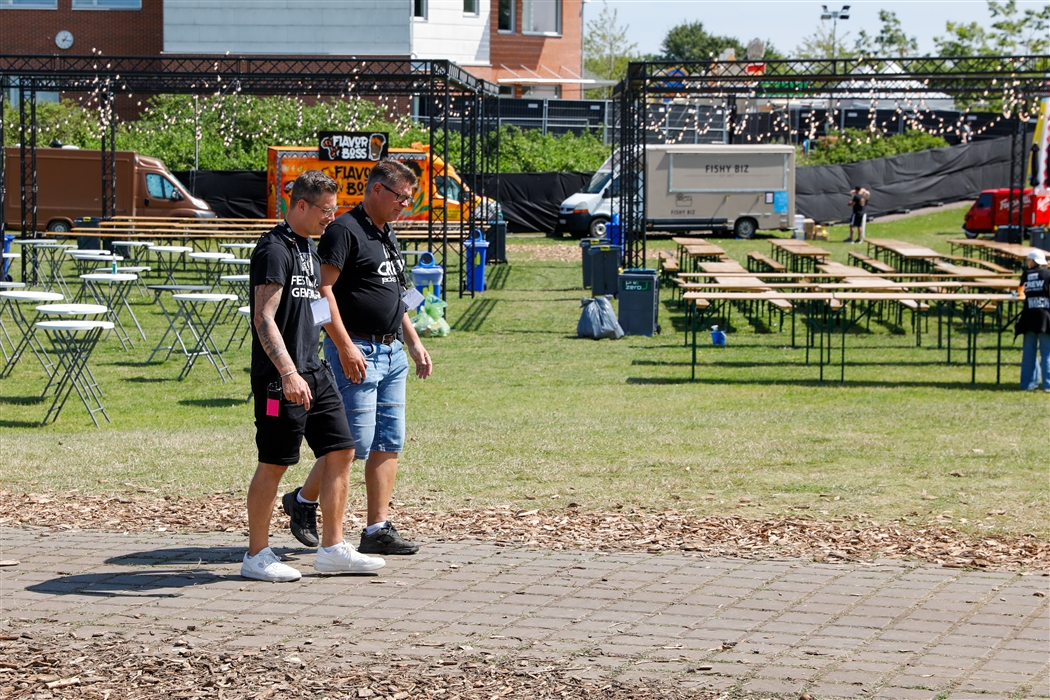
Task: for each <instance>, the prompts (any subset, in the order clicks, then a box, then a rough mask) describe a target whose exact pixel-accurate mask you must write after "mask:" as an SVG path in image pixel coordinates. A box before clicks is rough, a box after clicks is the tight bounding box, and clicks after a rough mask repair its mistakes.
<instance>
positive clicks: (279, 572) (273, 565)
mask: <svg viewBox="0 0 1050 700" xmlns="http://www.w3.org/2000/svg"><path fill="white" fill-rule="evenodd" d="M241 576H243V577H244V578H253V579H255V580H257V581H270V582H271V583H284V582H287V581H298V580H299V579H301V578H302V577H303V575H302V574H300V573H299V572H298V571H296V570H295V569H293V568H292V567H290V566H288V565H287V564H284V563H282V562H281V560H280V559H278V558H277V555H276V554H274V553H273V550H272V549H270V548H269V547H267V548H266V549H264V550H262V551H261V552H259V553H258V554H256V555H255V556H254V557H249V556H248V553H247V552H245V553H244V562H243V563H242V564H241Z"/></svg>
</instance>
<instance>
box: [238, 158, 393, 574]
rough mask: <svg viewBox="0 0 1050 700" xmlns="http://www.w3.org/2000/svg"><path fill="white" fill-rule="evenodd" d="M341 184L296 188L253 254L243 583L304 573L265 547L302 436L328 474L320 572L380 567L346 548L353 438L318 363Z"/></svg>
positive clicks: (309, 180)
mask: <svg viewBox="0 0 1050 700" xmlns="http://www.w3.org/2000/svg"><path fill="white" fill-rule="evenodd" d="M337 190H338V185H336V183H335V181H334V180H332V179H331V178H330V177H328V176H327V175H325V174H324V173H322V172H320V171H318V170H309V171H307V172H305V173H303V174H302V175H300V176H299V177H298V178H296V180H295V184H294V185H293V186H292V193H291V201H290V202H289V206H288V212H287V216H286V218H285V220H284V221H282V222H281V223H280V224H278V225H277V226H274V228H273V230H271V231H270V232H269V233H267V234H265V235H263V236H262V238H260V239H259V243H258V245H256V247H255V251H254V252H253V253H252V264H251V285H252V294H251V317H252V324H251V326H252V366H251V384H252V392H253V393H254V396H255V443H256V446H257V447H258V451H259V463H258V465H257V467H256V469H255V476H254V477H253V478H252V483H251V486H249V487H248V551H247V552H246V553H245V555H244V561H243V562H242V564H241V576H244V577H245V578H252V579H258V580H260V581H270V582H276V581H296V580H298V579H299V578H300V574H299V572H298V571H296V570H295V569H293V568H292V567H290V566H288V565H287V564H285V563H284V562H282V561H281V560H280V558H279V557H278V556H277V555H276V554H274V552H273V550H271V549H270V546H269V531H270V517H271V515H272V513H273V502H274V500H275V499H276V498H277V488H278V485H279V484H280V481H281V477H282V476H283V475H284V472H285V471H286V470H287V469H288V467H289V465H292V464H296V463H297V462H298V461H299V447H300V445H301V444H302V441H303V438H304V437H305V438H306V441H307V443H308V444H309V445H310V447H311V448H312V449H313V451H314V454H315V455H317V456H318V457H320V458H321V459H323V460H325V463H326V464H327V469H326V470H325V474H324V478H323V479H322V482H323V483H321V484H320V487H321V488H320V492H321V493H320V497H321V498H322V504H321V510H322V512H323V513H324V515H325V525H324V539H323V541H322V542H320V544H321V546H320V547H319V548H318V550H317V559H316V561H315V562H314V568H316V569H317V570H318V571H322V572H326V573H350V572H369V571H375V570H376V569H379V568H382V567H383V565H384V563H385V562H384V561H383V560H382V559H380V558H378V557H369V556H365V555H363V554H360V553H358V552H357V551H355V550H354V547H353V545H351V544H349V543H348V542H345V541H344V540H343V513H344V511H345V510H346V498H347V493H348V491H349V488H350V463H351V461H352V460H353V456H354V438H353V436H352V435H351V433H350V427H349V426H348V425H347V423H346V417H345V414H344V410H343V404H342V401H341V400H340V396H339V392H338V390H337V389H336V385H335V378H334V377H333V376H332V372H331V370H330V369H329V368H328V367H326V366H324V365H323V364H322V363H321V361H320V359H319V358H318V356H317V343H318V341H319V340H320V336H321V324H323V323H325V322H326V321H327V319H328V313H327V307H328V302H327V301H325V300H324V299H322V298H321V294H320V291H319V281H320V259H319V258H318V256H317V248H316V247H315V246H314V243H313V241H312V240H311V238H313V237H315V236H318V235H320V234H321V233H322V232H323V231H324V229H325V224H326V223H327V222H328V221H329V220H330V219H331V217H332V216H333V215H334V213H335V209H336V205H335V201H336V191H337Z"/></svg>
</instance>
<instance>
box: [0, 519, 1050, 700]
mask: <svg viewBox="0 0 1050 700" xmlns="http://www.w3.org/2000/svg"><path fill="white" fill-rule="evenodd" d="M288 539H289V538H287V537H284V536H278V538H277V539H276V540H275V545H277V544H280V543H287V541H288ZM244 543H245V540H244V538H243V537H239V536H237V535H233V534H229V533H227V534H221V533H220V534H210V535H193V536H188V535H166V534H164V533H156V534H149V535H120V534H105V533H88V532H68V533H63V534H57V533H56V534H48V533H46V532H43V531H27V530H21V529H12V528H9V527H5V528H0V559H9V560H10V559H17V560H19V561H20V564H19V565H18V566H16V567H8V568H0V629H2V628H3V627H6V626H9V625H11V624H12V621H17V620H26V619H29V620H33V621H34V626H35V628H36V629H39V630H41V631H59V630H62V631H65V632H68V631H70V630H72V631H73V632H74V633H75V634H76V635H77V636H80V637H89V636H91V635H97V634H100V633H106V634H114V635H120V636H122V637H123V638H124V639H126V640H128V641H129V642H136V643H141V644H142V645H143V646H146V647H149V648H150V649H151V650H158V649H163V648H164V647H168V648H170V649H172V650H175V649H177V648H178V647H183V648H185V647H191V648H193V647H195V648H214V647H221V648H225V649H235V648H238V647H240V648H247V647H251V648H262V647H268V648H271V649H273V648H277V649H292V650H295V654H296V656H297V657H300V658H302V659H303V660H304V661H307V662H309V660H311V659H313V658H316V657H318V656H319V655H321V654H322V653H323V654H325V655H326V656H327V655H329V654H331V655H332V656H333V657H334V658H337V659H339V662H340V663H367V664H373V665H374V664H375V663H377V659H382V660H383V661H384V662H389V663H391V664H392V665H393V666H395V667H397V666H401V667H405V666H406V665H415V664H440V663H443V662H448V663H450V662H452V661H454V660H462V659H464V658H470V657H474V658H478V657H488V656H490V655H495V657H496V658H498V659H503V660H506V661H507V662H509V663H514V664H519V665H532V666H534V667H535V666H536V665H537V664H539V665H541V666H542V665H543V664H545V663H546V664H550V663H554V664H561V665H560V666H559V668H565V667H566V665H568V667H570V668H572V669H575V672H576V673H578V674H579V675H580V676H583V677H591V678H598V677H602V676H606V677H609V678H617V679H619V680H622V681H627V682H630V681H632V680H641V681H643V682H644V680H646V679H648V678H654V677H655V678H660V679H662V680H667V681H673V682H676V683H680V684H682V685H683V686H691V687H700V688H712V689H716V690H727V691H731V693H730V694H731V695H735V694H741V695H743V694H747V693H749V692H751V693H757V694H762V695H767V696H771V695H782V696H783V697H792V698H794V697H797V696H798V694H799V693H800V692H801V691H803V690H805V691H806V692H809V693H811V694H812V695H813V696H814V697H816V698H818V699H821V698H833V697H841V698H846V697H865V698H905V699H907V698H930V699H933V698H937V699H938V700H943V699H946V698H951V699H952V700H961V699H963V698H974V699H975V700H976V699H980V700H990V699H991V698H1045V697H1048V696H1050V686H1048V673H1050V616H1048V598H1047V597H1046V596H1045V595H1040V594H1045V593H1046V592H1047V591H1048V588H1050V578H1047V575H1046V573H1043V572H1036V573H1032V574H1027V575H1021V574H1014V573H1009V572H980V571H966V570H960V569H947V568H941V567H937V566H931V565H915V564H908V563H901V562H896V561H885V562H880V563H878V564H874V565H873V564H853V563H849V564H824V563H813V562H809V561H754V560H746V559H722V558H720V559H702V558H699V557H690V556H680V555H668V554H662V555H660V554H644V553H626V554H625V553H613V554H599V553H593V552H575V551H574V552H552V551H538V550H531V549H518V548H505V547H497V546H494V545H491V544H479V543H474V542H462V543H456V544H448V543H440V544H431V545H428V546H425V547H424V548H423V550H422V552H421V553H420V554H419V555H417V556H415V557H408V558H389V559H388V560H387V561H388V565H387V567H386V568H385V569H383V570H382V571H381V572H380V575H379V576H338V577H332V576H320V575H316V574H315V572H314V570H313V554H312V552H309V551H305V550H290V549H281V548H280V547H276V546H275V550H276V551H278V552H288V553H290V554H291V555H292V556H294V557H296V560H295V561H293V562H292V563H293V565H295V566H297V568H299V569H300V570H301V571H302V572H303V574H304V577H303V579H302V580H301V581H299V582H296V583H292V584H267V583H260V582H256V581H246V580H244V579H241V578H240V577H239V576H238V575H237V574H238V572H239V569H240V558H241V555H242V554H243V551H244V550H243V547H244ZM70 555H72V557H71V556H70Z"/></svg>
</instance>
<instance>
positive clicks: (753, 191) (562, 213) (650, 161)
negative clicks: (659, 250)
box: [555, 144, 795, 238]
mask: <svg viewBox="0 0 1050 700" xmlns="http://www.w3.org/2000/svg"><path fill="white" fill-rule="evenodd" d="M613 157H615V156H613ZM612 163H613V158H609V159H608V160H606V161H605V163H603V164H602V167H601V168H599V169H598V171H597V172H595V173H594V176H593V177H592V178H591V181H590V183H589V184H588V186H587V188H586V189H585V190H584V191H583V192H577V193H576V194H574V195H572V196H571V197H569V198H568V199H566V200H565V201H564V202H562V203H561V207H560V208H559V210H558V226H557V228H556V229H555V232H556V233H570V234H573V235H576V236H583V235H589V236H592V237H600V236H604V235H605V227H606V225H607V224H608V223H609V222H610V221H611V220H612V213H613V209H614V207H617V206H618V205H619V197H620V192H619V189H620V187H619V185H620V178H619V176H618V172H616V170H615V169H614V168H613V164H612ZM646 177H648V178H649V186H647V187H646V188H645V216H646V221H645V229H646V231H647V232H650V233H657V232H659V233H688V232H691V231H725V232H728V231H732V232H733V233H734V234H735V235H736V236H737V237H738V238H751V237H752V236H754V235H755V232H756V231H758V230H759V229H766V230H769V229H773V230H790V229H791V228H792V227H793V226H794V221H795V149H794V147H793V146H776V145H751V144H746V145H745V144H738V145H722V144H690V145H673V146H668V145H649V146H646Z"/></svg>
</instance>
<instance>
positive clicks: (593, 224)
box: [554, 157, 620, 238]
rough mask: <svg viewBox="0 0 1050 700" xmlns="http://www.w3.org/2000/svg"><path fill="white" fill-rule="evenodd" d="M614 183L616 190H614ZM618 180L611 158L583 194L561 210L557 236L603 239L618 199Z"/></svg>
mask: <svg viewBox="0 0 1050 700" xmlns="http://www.w3.org/2000/svg"><path fill="white" fill-rule="evenodd" d="M614 181H615V186H614ZM619 184H620V183H619V178H613V168H612V158H611V157H610V158H608V159H607V160H606V161H605V162H604V163H602V167H600V168H598V170H597V171H596V172H595V173H594V176H593V177H591V181H590V182H589V183H587V187H585V188H584V189H583V191H582V192H577V193H576V194H574V195H572V196H571V197H569V198H568V199H566V200H565V201H564V202H562V203H561V206H560V207H559V208H558V225H557V227H556V228H555V229H554V232H555V233H558V234H562V233H568V234H570V235H572V236H577V237H582V236H589V237H591V238H602V237H604V236H605V227H606V225H608V223H609V222H610V221H612V205H613V197H614V194H615V196H618V195H619Z"/></svg>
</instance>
